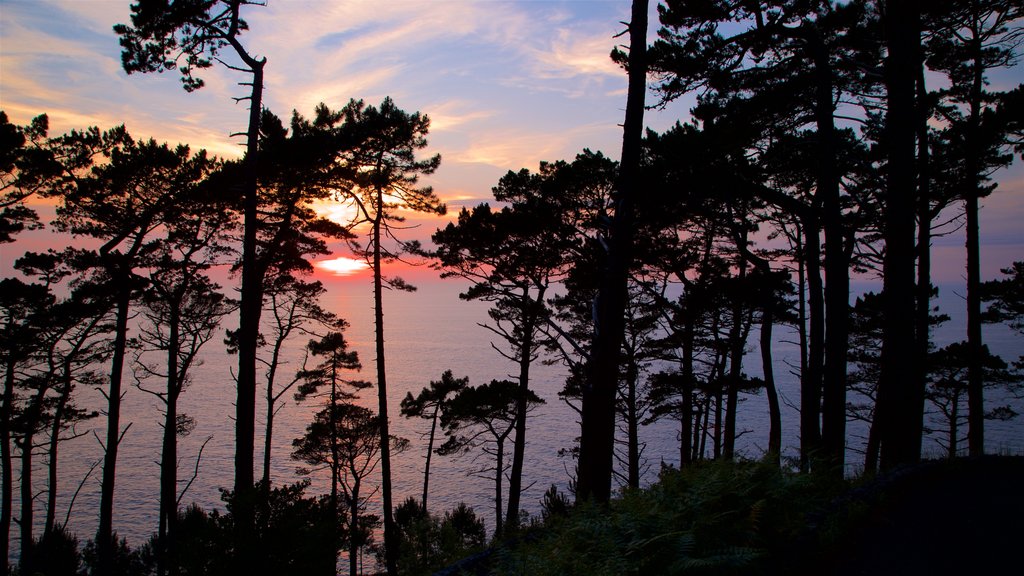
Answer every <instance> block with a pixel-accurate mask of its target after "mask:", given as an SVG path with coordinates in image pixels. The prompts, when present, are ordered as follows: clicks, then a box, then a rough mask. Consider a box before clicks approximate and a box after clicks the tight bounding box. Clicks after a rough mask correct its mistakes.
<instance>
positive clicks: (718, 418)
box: [713, 386, 724, 460]
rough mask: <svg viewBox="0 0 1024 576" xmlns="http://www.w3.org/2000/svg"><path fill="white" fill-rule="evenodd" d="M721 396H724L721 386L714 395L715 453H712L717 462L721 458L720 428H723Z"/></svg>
mask: <svg viewBox="0 0 1024 576" xmlns="http://www.w3.org/2000/svg"><path fill="white" fill-rule="evenodd" d="M723 396H724V394H723V390H722V388H721V386H719V388H718V390H717V391H716V393H715V434H714V437H713V439H714V441H715V452H714V456H715V460H718V459H719V458H721V457H722V427H723V423H722V400H723Z"/></svg>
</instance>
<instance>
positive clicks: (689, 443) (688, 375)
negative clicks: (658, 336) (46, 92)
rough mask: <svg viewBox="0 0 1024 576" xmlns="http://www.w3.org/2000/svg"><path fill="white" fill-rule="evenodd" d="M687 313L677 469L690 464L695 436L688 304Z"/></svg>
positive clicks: (691, 322)
mask: <svg viewBox="0 0 1024 576" xmlns="http://www.w3.org/2000/svg"><path fill="white" fill-rule="evenodd" d="M687 309H688V313H687V314H686V320H685V322H686V323H685V324H684V325H683V390H682V396H683V397H682V408H681V412H682V413H681V414H680V415H679V420H680V422H681V423H682V424H681V426H680V428H679V468H680V469H682V467H683V466H685V465H687V464H691V463H692V462H693V460H694V459H693V458H691V454H692V453H693V452H694V444H695V443H694V438H695V434H691V432H690V430H691V428H690V427H691V425H692V422H691V421H692V420H693V385H694V378H693V338H694V334H693V332H694V323H695V318H694V314H695V310H694V307H692V306H691V305H690V304H689V303H688V304H687Z"/></svg>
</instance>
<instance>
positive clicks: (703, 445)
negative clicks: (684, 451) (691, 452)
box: [695, 394, 711, 460]
mask: <svg viewBox="0 0 1024 576" xmlns="http://www.w3.org/2000/svg"><path fill="white" fill-rule="evenodd" d="M710 419H711V395H710V394H708V395H707V397H706V398H705V399H704V426H703V429H702V430H701V434H700V452H699V453H698V455H697V456H698V457H697V458H695V460H703V459H704V455H705V454H707V449H708V434H709V433H710V431H709V430H710V429H709V427H708V424H709V421H710Z"/></svg>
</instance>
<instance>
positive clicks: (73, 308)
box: [15, 250, 110, 572]
mask: <svg viewBox="0 0 1024 576" xmlns="http://www.w3.org/2000/svg"><path fill="white" fill-rule="evenodd" d="M75 254H76V252H75V251H74V250H67V251H65V252H63V253H57V252H55V251H52V250H51V251H49V252H47V253H45V254H36V253H28V254H26V255H24V256H23V257H21V258H19V259H18V260H17V261H16V262H15V268H17V269H18V270H20V271H21V272H23V273H24V274H26V275H28V276H31V277H34V278H37V279H38V280H39V283H38V284H36V286H39V287H41V288H43V293H42V294H39V299H38V302H36V303H35V306H37V308H35V311H34V313H33V314H32V316H31V318H32V322H33V323H34V324H36V327H35V333H34V337H35V340H36V341H35V342H34V343H32V344H29V345H28V346H27V347H28V348H29V349H33V351H34V353H33V354H32V356H31V357H29V358H28V362H27V363H26V364H25V365H24V366H22V367H21V369H20V370H19V371H18V372H19V374H20V376H21V378H20V382H19V384H20V387H21V388H22V389H23V392H24V394H25V398H24V401H23V402H22V406H21V409H20V410H19V413H18V418H17V424H16V428H17V429H18V431H19V433H20V434H19V436H20V437H19V440H18V443H19V444H20V449H21V469H22V472H21V500H22V501H21V511H22V514H21V518H20V522H19V524H20V526H21V567H22V569H23V570H25V571H27V572H30V571H33V570H34V569H35V561H36V560H38V559H39V558H38V554H37V553H36V551H35V550H34V548H35V546H36V544H37V542H36V541H35V539H34V536H33V529H34V524H35V522H34V520H33V519H34V513H33V512H34V502H35V498H36V493H35V491H34V486H33V467H34V456H35V449H36V447H37V445H39V443H37V441H36V435H37V434H39V433H41V432H43V431H44V430H48V431H49V434H50V438H49V442H48V445H49V455H48V456H49V458H48V466H47V472H48V490H47V492H48V494H47V502H46V521H45V524H44V530H43V534H42V537H41V540H46V539H48V538H49V537H50V536H52V535H53V533H54V530H55V516H56V481H57V462H58V460H57V455H58V444H59V442H60V440H61V435H62V434H63V433H64V432H65V431H66V430H67V429H68V428H73V427H74V425H75V424H77V423H78V422H80V421H82V420H86V419H89V418H94V417H96V416H98V413H96V412H87V411H85V410H82V409H81V408H79V407H78V406H76V405H75V403H74V400H73V398H72V393H73V391H74V389H75V387H76V384H79V383H81V384H85V385H88V386H102V380H103V378H102V376H101V375H100V374H99V373H98V372H96V371H95V370H93V369H92V368H93V367H94V366H95V365H96V364H98V363H99V362H101V361H103V360H105V359H107V357H108V346H107V344H109V343H108V342H105V341H104V340H103V338H102V336H103V334H104V333H105V332H107V331H109V329H110V326H109V324H108V323H107V312H108V311H109V309H110V300H109V298H107V297H106V295H105V294H104V293H103V292H102V290H103V289H102V288H98V287H97V286H95V285H91V284H88V283H79V284H77V285H75V283H73V282H71V283H69V282H67V280H68V278H73V277H74V275H75V273H76V272H77V270H76V269H75V266H74V265H73V264H72V262H73V260H74V256H75ZM69 284H70V286H69ZM69 288H70V295H69V296H68V297H67V298H64V299H59V298H58V297H57V295H56V294H57V292H58V291H64V290H69ZM72 436H75V434H74V433H73V434H72Z"/></svg>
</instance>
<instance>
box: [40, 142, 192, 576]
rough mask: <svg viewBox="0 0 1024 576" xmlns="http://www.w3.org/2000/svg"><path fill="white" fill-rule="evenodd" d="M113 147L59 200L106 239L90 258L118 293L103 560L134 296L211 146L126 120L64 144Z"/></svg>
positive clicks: (74, 227)
mask: <svg viewBox="0 0 1024 576" xmlns="http://www.w3.org/2000/svg"><path fill="white" fill-rule="evenodd" d="M97 142H98V143H99V144H100V145H102V146H104V147H105V148H106V151H105V156H106V157H107V158H108V161H107V162H106V163H105V164H101V165H97V166H94V167H93V169H92V171H91V172H90V173H89V174H88V177H83V178H79V179H77V180H76V181H75V183H74V186H69V187H67V188H66V189H64V190H62V191H61V195H60V196H59V200H60V201H61V204H60V205H59V206H58V207H57V221H56V222H55V225H56V226H57V227H58V229H59V230H62V231H67V232H71V233H72V234H75V235H85V236H91V237H93V238H97V239H98V240H99V241H100V242H102V244H101V245H100V247H99V249H98V250H96V251H95V253H93V254H92V255H91V256H90V258H91V259H92V262H91V263H90V265H91V266H92V269H93V273H94V275H95V276H96V278H95V279H94V280H93V281H94V282H103V283H105V284H106V285H107V286H108V287H109V289H110V291H111V294H112V295H113V299H114V309H115V323H114V343H113V352H112V355H111V364H110V380H109V386H108V388H107V389H106V390H105V391H104V392H103V394H104V396H105V398H106V400H107V409H106V416H107V433H106V441H105V444H104V451H105V455H104V464H103V481H102V485H101V486H102V487H101V498H100V521H99V528H98V531H97V540H96V541H97V552H98V558H99V562H100V565H101V567H102V566H106V565H107V564H106V562H108V561H110V560H111V558H112V556H111V554H112V553H113V546H114V542H113V525H112V518H113V498H114V478H115V474H116V467H117V449H118V444H119V442H120V441H121V438H122V436H123V434H124V433H125V431H126V430H123V429H122V428H121V422H120V409H121V399H122V396H123V391H122V372H123V367H124V363H125V353H126V351H127V348H128V338H127V334H128V321H129V316H130V306H131V303H132V302H133V301H134V300H135V299H136V298H137V297H138V296H139V295H140V293H141V292H140V291H141V289H142V288H144V287H145V285H146V279H145V277H144V276H143V275H142V274H141V270H140V269H141V268H143V267H145V266H147V265H148V263H147V260H146V259H147V257H148V256H149V255H151V254H152V253H153V251H154V250H156V249H157V246H158V240H157V239H156V238H155V237H154V234H155V232H156V231H157V230H158V229H160V228H161V227H163V226H165V225H167V224H168V223H170V222H171V220H173V219H176V218H177V217H178V212H177V204H178V202H184V201H185V199H186V198H189V197H190V196H191V194H193V190H194V188H195V187H196V186H197V185H198V184H199V182H201V181H202V180H203V179H204V178H205V177H206V175H207V172H208V169H209V160H208V159H207V158H206V156H205V153H204V152H200V153H198V154H194V155H193V154H192V153H191V151H190V150H189V148H188V147H187V146H181V145H179V146H178V147H177V148H174V149H172V148H170V147H169V146H167V145H166V144H157V143H156V142H155V141H148V142H136V141H134V140H133V139H132V138H131V137H130V136H129V135H128V133H127V132H126V131H125V130H124V128H123V127H120V128H115V129H113V130H110V131H108V132H105V133H103V134H98V133H97V132H95V131H94V132H91V133H85V134H76V133H72V134H70V135H68V136H66V137H63V140H62V145H66V146H72V147H73V146H79V147H81V148H82V149H83V153H84V152H85V151H88V150H90V149H91V147H93V146H95V145H96V143H97Z"/></svg>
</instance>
